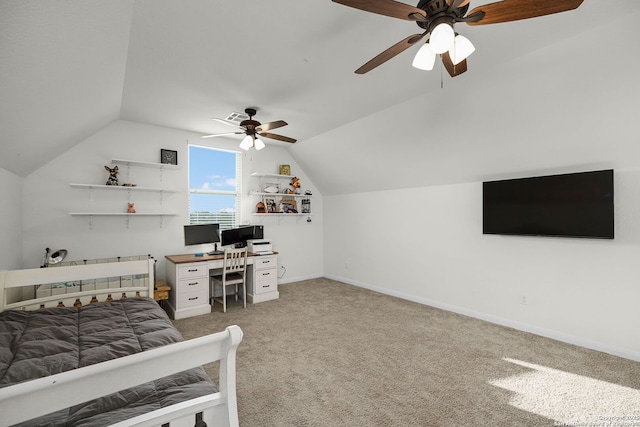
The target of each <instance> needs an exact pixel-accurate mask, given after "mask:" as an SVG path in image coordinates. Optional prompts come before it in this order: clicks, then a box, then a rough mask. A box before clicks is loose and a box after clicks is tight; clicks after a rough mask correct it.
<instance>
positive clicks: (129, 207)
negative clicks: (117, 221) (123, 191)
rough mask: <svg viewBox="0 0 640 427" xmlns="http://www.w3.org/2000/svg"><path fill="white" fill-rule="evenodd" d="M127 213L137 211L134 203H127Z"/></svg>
mask: <svg viewBox="0 0 640 427" xmlns="http://www.w3.org/2000/svg"><path fill="white" fill-rule="evenodd" d="M127 213H136V208H134V207H133V203H127Z"/></svg>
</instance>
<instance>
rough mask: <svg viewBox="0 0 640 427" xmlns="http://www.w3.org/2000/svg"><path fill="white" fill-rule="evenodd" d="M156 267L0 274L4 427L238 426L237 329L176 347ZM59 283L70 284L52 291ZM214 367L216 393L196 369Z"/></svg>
mask: <svg viewBox="0 0 640 427" xmlns="http://www.w3.org/2000/svg"><path fill="white" fill-rule="evenodd" d="M153 269H154V261H153V260H140V261H126V262H118V263H109V264H92V265H76V266H64V267H50V268H39V269H26V270H12V271H0V414H1V415H0V419H1V421H0V424H2V425H21V426H22V425H24V426H31V425H50V426H58V425H59V426H78V427H79V426H99V425H114V426H172V427H177V426H194V425H197V426H204V425H207V426H237V425H238V414H237V404H236V380H235V378H236V377H235V364H236V360H235V359H236V351H237V348H238V345H239V344H240V342H241V341H242V331H241V329H240V328H239V327H238V326H235V325H234V326H230V327H228V328H226V329H225V330H224V331H221V332H217V333H214V334H211V335H207V336H204V337H200V338H196V339H192V340H187V341H184V340H182V337H181V335H180V333H179V332H178V331H177V330H176V329H175V328H174V327H173V325H172V324H171V321H170V320H169V318H168V317H167V315H166V314H165V313H164V311H163V310H162V308H161V307H160V306H159V305H158V304H157V302H156V301H154V300H153V299H152V298H151V297H152V296H153V288H154V286H153V284H154V270H153ZM105 279H108V280H106V283H109V285H108V286H105V287H102V288H101V286H98V284H99V283H105ZM61 283H62V284H69V283H71V284H73V286H66V287H65V286H63V287H62V288H64V289H65V292H64V293H57V292H54V291H53V290H54V289H60V288H61V287H60V286H56V285H57V284H61ZM42 290H44V292H43V291H42ZM38 291H40V292H38ZM43 293H44V294H46V295H45V296H43ZM25 294H29V295H30V297H29V298H26V299H25V298H24V295H25ZM211 362H218V363H219V377H218V378H217V385H216V384H214V382H212V381H211V380H209V378H208V377H207V375H206V374H205V372H204V370H203V369H202V365H204V364H207V363H211ZM203 423H206V424H203Z"/></svg>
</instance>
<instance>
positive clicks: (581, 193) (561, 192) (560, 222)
mask: <svg viewBox="0 0 640 427" xmlns="http://www.w3.org/2000/svg"><path fill="white" fill-rule="evenodd" d="M613 223H614V215H613V170H611V169H609V170H601V171H592V172H580V173H570V174H564V175H550V176H540V177H532V178H519V179H508V180H502V181H488V182H483V183H482V232H483V234H507V235H524V236H555V237H587V238H598V239H613V235H614V224H613Z"/></svg>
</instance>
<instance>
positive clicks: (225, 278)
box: [211, 248, 247, 313]
mask: <svg viewBox="0 0 640 427" xmlns="http://www.w3.org/2000/svg"><path fill="white" fill-rule="evenodd" d="M246 273H247V248H242V249H225V251H224V260H223V262H222V273H221V274H213V275H211V304H212V305H213V303H214V302H215V301H218V302H221V303H222V311H223V312H224V313H226V312H227V286H231V285H235V297H236V301H238V290H239V286H238V285H242V306H243V307H244V308H247V284H246V283H247V282H246ZM218 286H221V287H222V299H220V298H215V294H216V293H215V291H216V288H217V287H218Z"/></svg>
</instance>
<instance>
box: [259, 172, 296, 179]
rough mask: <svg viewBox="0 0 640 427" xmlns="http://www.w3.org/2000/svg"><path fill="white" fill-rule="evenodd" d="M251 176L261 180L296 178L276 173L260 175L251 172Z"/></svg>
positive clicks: (260, 173)
mask: <svg viewBox="0 0 640 427" xmlns="http://www.w3.org/2000/svg"><path fill="white" fill-rule="evenodd" d="M251 176H257V177H262V178H282V179H285V178H286V179H291V178H296V176H295V175H280V174H278V173H262V172H253V173H252V174H251Z"/></svg>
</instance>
